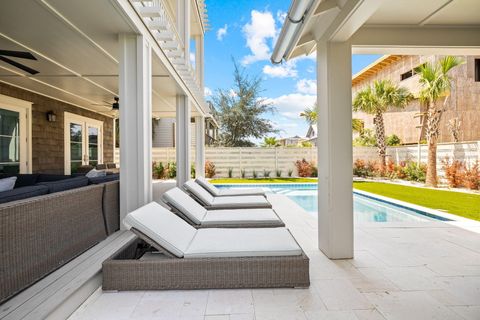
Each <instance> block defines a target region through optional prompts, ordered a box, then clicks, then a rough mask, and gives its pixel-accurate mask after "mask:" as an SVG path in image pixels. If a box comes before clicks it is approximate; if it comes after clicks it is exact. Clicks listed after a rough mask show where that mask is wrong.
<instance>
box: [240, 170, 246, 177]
mask: <svg viewBox="0 0 480 320" xmlns="http://www.w3.org/2000/svg"><path fill="white" fill-rule="evenodd" d="M240 175H241V176H242V178H245V175H246V172H245V169H242V170H240Z"/></svg>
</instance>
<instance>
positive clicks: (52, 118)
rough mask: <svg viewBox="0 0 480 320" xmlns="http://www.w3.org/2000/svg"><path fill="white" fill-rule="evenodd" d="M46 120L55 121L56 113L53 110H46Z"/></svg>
mask: <svg viewBox="0 0 480 320" xmlns="http://www.w3.org/2000/svg"><path fill="white" fill-rule="evenodd" d="M47 121H48V122H55V121H57V115H56V114H55V112H53V111H48V112H47Z"/></svg>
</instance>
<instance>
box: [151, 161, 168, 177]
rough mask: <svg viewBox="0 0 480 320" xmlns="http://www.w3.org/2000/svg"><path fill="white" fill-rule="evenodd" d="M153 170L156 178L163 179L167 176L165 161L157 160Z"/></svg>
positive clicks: (153, 164)
mask: <svg viewBox="0 0 480 320" xmlns="http://www.w3.org/2000/svg"><path fill="white" fill-rule="evenodd" d="M152 172H153V178H154V179H163V178H165V167H164V166H163V163H162V162H160V163H158V164H157V163H156V162H155V161H154V162H153V163H152Z"/></svg>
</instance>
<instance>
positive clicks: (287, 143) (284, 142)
mask: <svg viewBox="0 0 480 320" xmlns="http://www.w3.org/2000/svg"><path fill="white" fill-rule="evenodd" d="M305 140H306V139H305V138H302V137H299V136H294V137H288V138H281V139H278V144H279V145H280V146H282V147H291V146H298V145H300V144H301V143H302V142H304V141H305Z"/></svg>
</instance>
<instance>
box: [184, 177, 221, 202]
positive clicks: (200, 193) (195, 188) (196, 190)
mask: <svg viewBox="0 0 480 320" xmlns="http://www.w3.org/2000/svg"><path fill="white" fill-rule="evenodd" d="M184 187H185V188H187V190H188V191H189V192H192V193H193V194H194V195H195V197H197V198H198V199H199V200H200V201H201V202H203V203H204V204H205V205H208V206H211V205H212V204H213V199H215V198H214V197H213V196H212V195H211V194H210V193H209V192H208V191H207V190H205V189H203V188H202V187H200V186H199V185H198V184H196V183H195V181H193V180H189V181H187V182H185V184H184Z"/></svg>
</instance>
